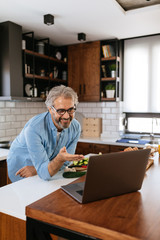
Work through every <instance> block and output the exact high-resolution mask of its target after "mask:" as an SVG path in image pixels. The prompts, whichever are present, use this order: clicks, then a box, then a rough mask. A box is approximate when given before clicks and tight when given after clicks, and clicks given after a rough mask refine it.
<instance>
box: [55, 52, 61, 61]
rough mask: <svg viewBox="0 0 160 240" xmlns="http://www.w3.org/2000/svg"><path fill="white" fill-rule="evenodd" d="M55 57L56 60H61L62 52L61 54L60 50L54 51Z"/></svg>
mask: <svg viewBox="0 0 160 240" xmlns="http://www.w3.org/2000/svg"><path fill="white" fill-rule="evenodd" d="M56 58H57V59H58V60H61V58H62V54H61V53H60V52H56Z"/></svg>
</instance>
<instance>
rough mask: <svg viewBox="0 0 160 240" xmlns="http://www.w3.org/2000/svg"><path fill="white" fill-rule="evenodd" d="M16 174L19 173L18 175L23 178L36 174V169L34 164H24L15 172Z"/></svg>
mask: <svg viewBox="0 0 160 240" xmlns="http://www.w3.org/2000/svg"><path fill="white" fill-rule="evenodd" d="M17 175H20V177H23V178H24V177H26V178H27V177H31V176H34V175H37V171H36V169H35V167H34V166H25V167H23V168H21V169H19V170H18V171H17V172H16V176H17Z"/></svg>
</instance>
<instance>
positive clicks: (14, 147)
mask: <svg viewBox="0 0 160 240" xmlns="http://www.w3.org/2000/svg"><path fill="white" fill-rule="evenodd" d="M80 132H81V127H80V124H79V122H78V121H77V120H76V119H73V120H72V122H71V124H70V126H69V128H66V129H63V130H62V132H61V134H60V137H59V140H58V142H57V128H56V127H55V125H54V124H53V121H52V118H51V115H50V113H49V112H45V113H42V114H39V115H37V116H35V117H33V118H32V119H30V120H29V121H28V122H27V123H26V125H25V126H24V128H23V129H22V131H21V133H20V134H19V135H18V136H17V137H16V139H15V140H14V141H13V142H12V144H11V148H10V151H9V155H8V157H7V167H8V176H9V178H10V180H11V181H12V182H15V181H18V180H20V179H22V177H20V176H19V175H18V176H15V174H16V172H17V171H18V170H19V169H20V168H22V167H24V166H34V167H35V168H36V170H37V174H38V175H39V177H41V178H42V179H44V180H49V179H51V176H50V174H49V172H48V163H49V161H51V160H52V159H53V158H54V157H56V155H57V154H58V153H59V151H60V149H61V148H62V147H64V146H65V147H66V149H67V152H68V153H71V154H74V153H75V149H76V146H77V142H78V139H79V137H80ZM68 163H69V162H65V163H64V165H63V167H65V166H66V165H68Z"/></svg>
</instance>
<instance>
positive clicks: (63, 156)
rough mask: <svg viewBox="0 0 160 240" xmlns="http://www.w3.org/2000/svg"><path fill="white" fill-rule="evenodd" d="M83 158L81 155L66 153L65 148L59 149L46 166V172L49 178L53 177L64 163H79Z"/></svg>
mask: <svg viewBox="0 0 160 240" xmlns="http://www.w3.org/2000/svg"><path fill="white" fill-rule="evenodd" d="M83 158H84V156H83V155H79V154H70V153H68V152H67V150H66V147H63V148H61V150H60V151H59V153H58V154H57V156H56V157H55V158H54V159H52V161H50V162H49V164H48V171H49V174H50V176H53V175H55V174H56V173H57V172H58V170H59V169H60V168H61V167H62V165H63V164H64V162H65V161H70V162H72V161H80V160H82V159H83Z"/></svg>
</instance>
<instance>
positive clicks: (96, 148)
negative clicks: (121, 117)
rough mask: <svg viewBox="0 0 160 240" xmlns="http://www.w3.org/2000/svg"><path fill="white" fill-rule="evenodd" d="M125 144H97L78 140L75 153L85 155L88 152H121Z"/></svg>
mask: <svg viewBox="0 0 160 240" xmlns="http://www.w3.org/2000/svg"><path fill="white" fill-rule="evenodd" d="M125 148H127V146H122V145H111V144H99V143H98V144H97V143H90V142H78V144H77V149H76V153H77V154H83V155H86V154H88V153H97V154H98V153H99V152H101V153H103V154H104V153H111V152H121V151H123V150H124V149H125Z"/></svg>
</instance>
